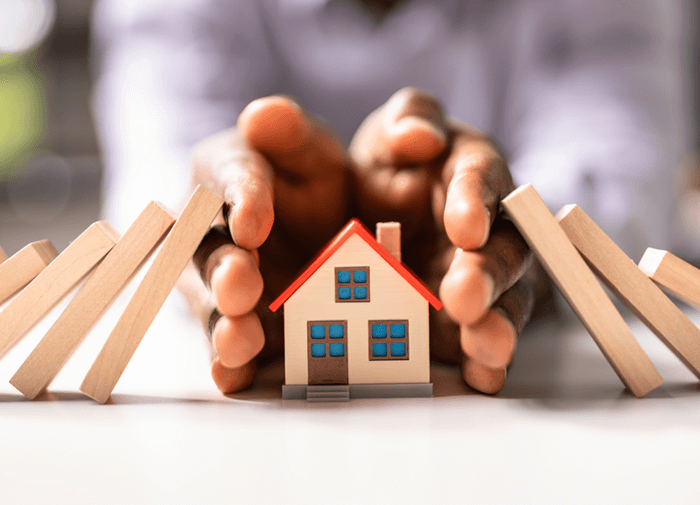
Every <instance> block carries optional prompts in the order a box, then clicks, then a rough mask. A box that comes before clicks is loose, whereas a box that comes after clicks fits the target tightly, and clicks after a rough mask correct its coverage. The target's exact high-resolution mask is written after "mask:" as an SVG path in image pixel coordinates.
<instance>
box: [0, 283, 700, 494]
mask: <svg viewBox="0 0 700 505" xmlns="http://www.w3.org/2000/svg"><path fill="white" fill-rule="evenodd" d="M130 292H133V289H131V290H127V291H126V292H125V293H124V294H122V295H121V296H120V298H119V300H117V302H116V303H115V304H114V306H113V307H112V308H111V309H110V310H109V312H108V313H107V315H106V316H105V317H104V318H103V319H102V320H101V321H100V322H99V323H98V324H97V325H96V327H95V328H94V329H93V331H91V333H90V334H89V335H88V337H87V338H86V340H85V342H84V343H83V345H82V346H81V347H80V348H79V349H78V351H77V352H76V353H75V354H74V355H73V356H72V358H71V359H70V361H69V362H68V363H67V365H66V367H65V368H64V369H63V371H62V372H61V374H60V375H59V376H58V377H57V378H56V380H55V381H54V383H53V385H52V387H51V392H49V393H47V394H46V395H44V397H42V398H41V400H40V401H34V402H32V401H29V400H26V399H24V398H23V397H22V396H21V395H20V394H19V393H18V392H17V391H16V390H14V389H13V388H12V386H10V385H9V384H8V382H7V381H8V380H9V378H10V377H11V376H12V375H13V374H14V372H15V370H16V369H17V368H18V367H19V365H20V364H21V362H22V361H23V360H24V358H25V357H26V356H27V355H28V354H29V352H30V351H31V349H32V348H33V346H34V345H36V343H37V342H38V340H39V339H40V338H41V337H42V336H43V334H44V333H45V332H46V330H47V329H48V328H49V327H50V324H51V322H52V321H53V320H55V319H56V317H57V316H58V313H59V311H60V310H61V306H59V307H57V308H56V309H55V310H54V311H53V312H52V313H51V314H50V315H49V316H48V317H47V318H46V319H45V320H44V321H43V322H42V323H40V324H39V325H37V327H36V328H35V329H34V330H33V331H32V332H31V333H30V334H29V335H28V336H27V337H26V338H25V339H23V340H22V342H20V344H18V345H17V346H16V347H15V348H14V349H12V350H11V352H9V353H8V354H7V355H6V356H5V357H4V358H3V359H2V361H0V503H3V504H5V503H8V504H37V503H51V504H62V503H70V504H75V503H90V504H102V503H105V504H106V503H114V504H127V503H128V504H134V503H149V504H150V503H164V504H180V503H183V504H191V503H220V502H222V501H223V503H304V504H315V503H324V504H325V503H352V504H364V503H479V504H481V503H509V504H514V503H537V504H541V503H556V504H564V503H587V504H588V503H611V502H615V503H618V504H624V503H630V504H639V503H649V504H661V503H673V504H682V503H694V504H696V503H700V477H698V472H697V471H698V455H699V454H700V387H698V380H697V379H696V378H695V377H694V376H693V375H692V374H691V373H690V372H689V371H688V370H687V369H686V368H685V367H684V366H683V365H682V364H681V363H680V362H679V361H678V360H677V359H676V358H675V356H673V354H672V353H671V352H670V351H669V350H668V349H667V348H666V347H665V346H664V345H663V344H661V343H660V341H658V339H656V337H655V336H654V335H653V334H652V333H651V332H650V331H649V330H647V329H646V328H645V327H644V326H642V325H641V324H640V323H639V322H638V321H636V320H634V319H632V320H630V325H631V327H632V329H633V332H634V333H635V335H636V336H637V337H638V339H639V341H640V343H641V344H642V346H643V347H644V349H645V350H646V351H647V353H648V354H649V355H650V357H651V358H652V361H653V362H654V364H655V365H656V366H657V368H658V369H659V371H660V373H661V375H662V376H663V377H664V379H665V383H664V385H663V386H661V387H660V388H659V389H657V390H655V391H653V392H652V393H650V394H649V395H647V397H646V398H644V399H636V398H634V397H633V396H632V395H631V394H630V393H628V392H626V391H624V389H623V386H622V384H621V383H620V381H619V379H618V378H617V376H616V375H615V373H614V372H613V370H612V368H610V366H609V365H608V363H607V361H606V360H605V359H604V357H603V355H602V354H601V353H600V351H599V350H598V348H597V347H596V346H595V344H594V342H593V340H592V339H591V338H590V336H589V335H588V334H587V333H586V331H585V330H584V329H583V327H582V326H581V324H580V323H579V322H578V321H576V320H571V319H570V314H569V316H568V317H566V318H565V320H564V321H555V320H548V321H545V322H541V323H539V324H537V325H534V326H531V327H530V328H529V329H528V330H527V332H526V334H525V335H524V336H523V337H522V338H521V340H520V344H519V349H518V351H517V353H516V357H515V360H514V363H513V366H512V368H511V371H510V376H509V378H508V381H507V384H506V387H505V389H504V390H503V391H502V392H501V393H500V394H498V395H497V396H495V397H489V396H483V395H479V394H474V393H472V392H470V391H469V389H468V388H467V387H466V386H464V385H463V383H462V382H461V379H460V375H459V371H458V370H457V369H454V368H450V367H445V366H440V365H434V366H433V368H432V380H433V382H434V384H435V397H434V398H431V399H389V400H387V399H381V400H351V401H350V402H348V403H340V404H308V403H306V402H304V401H283V400H282V399H281V384H282V381H283V369H282V365H281V363H278V364H277V365H273V366H270V367H268V368H266V369H264V370H263V371H262V372H261V374H260V375H259V378H258V380H257V382H256V385H255V387H254V388H253V389H251V390H249V391H246V392H243V393H240V394H237V395H232V396H230V397H226V396H223V395H221V394H220V393H219V392H218V391H217V390H216V388H215V387H214V385H213V383H212V381H211V379H210V377H209V360H210V354H209V352H210V351H209V349H208V344H207V343H206V341H205V339H204V338H203V336H202V335H201V330H200V329H199V327H198V326H197V324H196V323H195V322H194V321H193V320H192V319H190V318H189V317H188V316H186V315H185V314H184V313H183V312H182V309H181V304H180V301H179V295H177V294H173V295H171V298H170V299H169V301H168V303H167V304H166V306H165V307H164V309H163V310H162V311H161V313H160V314H159V316H158V317H157V318H156V320H155V322H154V324H153V326H152V327H151V329H150V330H149V332H148V333H147V334H146V337H145V339H144V341H143V343H142V345H141V347H140V348H139V349H138V351H137V352H136V354H135V355H134V358H133V360H132V361H131V363H130V364H129V366H128V367H127V369H126V371H125V373H124V375H123V376H122V378H121V380H120V382H119V383H118V385H117V387H116V389H115V391H114V395H113V400H112V402H111V404H108V405H99V404H97V403H95V402H93V401H92V400H90V399H88V398H87V397H84V396H83V395H81V394H80V393H79V391H78V386H79V384H80V382H81V381H82V378H83V376H84V375H85V373H86V372H87V369H88V368H89V366H90V364H91V362H92V360H94V358H95V356H96V355H97V352H98V351H99V349H100V347H101V345H102V343H103V342H104V340H105V339H106V338H107V336H108V334H109V331H110V329H111V327H113V326H114V324H115V322H116V318H117V317H118V315H119V313H120V311H121V310H123V308H124V306H125V303H126V301H127V300H128V296H129V294H130ZM63 305H64V306H65V303H64V304H63ZM687 313H688V314H689V315H690V317H691V318H693V320H694V321H695V322H696V324H697V323H698V322H699V321H700V317H698V314H696V313H695V312H694V311H691V310H688V311H687Z"/></svg>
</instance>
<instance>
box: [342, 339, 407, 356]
mask: <svg viewBox="0 0 700 505" xmlns="http://www.w3.org/2000/svg"><path fill="white" fill-rule="evenodd" d="M331 345H333V344H331ZM391 355H392V356H406V342H392V343H391Z"/></svg>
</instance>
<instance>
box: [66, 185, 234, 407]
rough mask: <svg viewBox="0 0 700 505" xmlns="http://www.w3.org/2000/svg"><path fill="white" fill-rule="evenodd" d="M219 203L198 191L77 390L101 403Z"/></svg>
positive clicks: (138, 342) (181, 269)
mask: <svg viewBox="0 0 700 505" xmlns="http://www.w3.org/2000/svg"><path fill="white" fill-rule="evenodd" d="M222 205H223V200H222V199H221V198H219V197H218V196H216V195H214V194H212V193H210V192H209V191H207V190H206V189H204V188H202V187H198V188H197V189H196V190H195V192H194V194H193V195H192V196H191V197H190V200H189V201H188V202H187V205H186V206H185V209H184V210H183V211H182V214H181V215H180V217H179V218H178V220H177V221H176V222H175V226H173V229H172V230H171V231H170V233H169V234H168V236H167V238H166V239H165V241H164V242H163V246H162V247H161V249H160V251H159V252H158V255H157V256H156V258H155V260H154V261H153V264H152V265H151V267H150V269H149V270H148V272H146V275H145V276H144V278H143V280H142V281H141V284H140V285H139V287H138V288H137V289H136V293H134V296H133V298H132V299H131V300H130V301H129V304H128V305H127V307H126V310H125V311H124V313H123V314H122V316H121V317H120V318H119V321H118V322H117V325H116V326H115V327H114V330H113V331H112V333H111V334H110V335H109V338H108V339H107V342H106V343H105V345H104V347H103V348H102V350H101V351H100V353H99V355H98V356H97V359H96V360H95V362H94V363H93V364H92V367H90V370H89V371H88V373H87V376H86V377H85V380H83V383H82V385H81V386H80V390H81V391H82V392H83V393H85V394H86V395H88V396H89V397H91V398H93V399H94V400H97V401H98V402H100V403H104V402H106V401H107V400H108V399H109V397H110V395H111V394H112V391H113V390H114V386H116V384H117V381H118V380H119V378H120V377H121V375H122V373H123V372H124V369H125V368H126V366H127V365H128V364H129V361H130V360H131V357H132V356H133V354H134V352H136V349H137V347H138V346H139V344H140V343H141V340H142V339H143V336H144V335H145V334H146V331H148V328H149V327H150V326H151V323H152V322H153V320H154V319H155V317H156V315H157V314H158V311H159V310H160V308H161V306H162V305H163V303H164V302H165V299H166V298H167V297H168V294H169V293H170V291H172V289H173V288H174V287H175V283H176V282H177V279H178V277H179V276H180V274H181V273H182V271H183V270H184V269H185V266H186V265H187V262H188V261H189V259H190V258H191V257H192V255H193V254H194V252H195V250H196V249H197V246H198V245H199V243H200V241H201V240H202V237H204V234H205V233H206V231H207V229H208V228H209V225H210V224H211V222H212V221H213V219H214V217H216V214H217V212H219V209H220V208H221V206H222Z"/></svg>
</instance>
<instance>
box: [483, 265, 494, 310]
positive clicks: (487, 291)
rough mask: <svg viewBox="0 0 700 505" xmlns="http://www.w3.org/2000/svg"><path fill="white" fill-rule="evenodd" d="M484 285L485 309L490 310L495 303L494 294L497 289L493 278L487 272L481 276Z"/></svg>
mask: <svg viewBox="0 0 700 505" xmlns="http://www.w3.org/2000/svg"><path fill="white" fill-rule="evenodd" d="M481 277H482V279H483V283H484V307H485V308H488V307H490V306H491V304H492V303H493V301H494V300H493V293H494V290H495V289H496V283H495V281H494V280H493V277H491V275H490V274H489V273H487V272H483V273H482V274H481Z"/></svg>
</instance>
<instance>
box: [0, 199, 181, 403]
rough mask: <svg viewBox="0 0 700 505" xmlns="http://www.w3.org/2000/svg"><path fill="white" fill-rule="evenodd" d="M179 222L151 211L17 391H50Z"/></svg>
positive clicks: (71, 308)
mask: <svg viewBox="0 0 700 505" xmlns="http://www.w3.org/2000/svg"><path fill="white" fill-rule="evenodd" d="M174 222H175V218H174V217H173V216H171V215H170V214H169V213H168V212H167V211H166V210H165V209H163V208H162V207H160V206H159V205H157V204H155V203H151V204H149V205H148V206H147V207H146V209H145V210H144V211H143V212H142V213H141V215H140V216H139V217H138V218H137V219H136V221H135V222H134V224H133V225H132V226H131V227H130V228H129V229H128V230H127V232H126V233H125V234H124V236H123V237H122V238H121V239H120V240H119V242H117V245H115V246H114V248H113V249H112V250H111V251H110V252H109V254H107V256H106V257H105V259H104V260H103V261H102V263H100V265H99V266H98V267H97V269H96V270H95V273H93V274H92V276H90V278H89V279H88V280H87V282H86V283H85V285H84V286H83V287H82V288H81V289H80V291H79V292H78V294H77V295H76V296H75V298H73V300H71V302H70V304H69V305H68V307H66V309H65V310H64V311H63V313H62V314H61V315H60V316H59V318H58V320H56V322H55V323H54V325H53V326H52V327H51V329H50V330H49V331H48V333H47V334H46V335H45V336H44V338H43V339H42V340H41V342H39V345H38V346H37V347H36V348H35V349H34V350H33V351H32V353H31V354H30V355H29V357H28V358H27V359H26V361H25V362H24V363H23V364H22V366H21V367H20V368H19V370H17V373H15V375H14V376H13V377H12V379H11V380H10V383H11V384H12V385H13V386H14V387H16V388H17V389H18V390H19V391H20V392H21V393H22V394H23V395H25V396H27V397H28V398H32V399H34V398H36V397H37V396H38V395H40V394H41V393H42V392H43V391H44V390H45V389H46V388H47V387H48V385H49V384H50V383H51V381H52V380H53V379H54V377H55V376H56V374H58V372H59V371H60V370H61V367H62V366H63V363H64V362H65V361H66V359H67V358H68V356H69V355H70V353H71V352H72V351H73V350H74V349H75V347H76V346H77V345H78V344H79V343H80V340H81V339H82V338H83V336H84V335H85V333H86V332H87V331H88V330H89V329H90V327H91V326H92V324H93V323H94V322H95V321H96V320H97V318H98V317H99V315H100V314H101V313H102V311H104V309H105V308H106V307H107V305H109V303H110V302H111V301H112V299H113V298H114V297H115V296H116V295H117V293H119V290H121V288H122V287H123V286H124V284H126V282H127V281H128V280H129V278H130V277H131V275H132V274H133V273H134V272H135V271H136V269H137V268H138V266H139V265H140V264H141V263H142V262H143V261H144V259H146V257H148V254H149V253H150V252H151V251H152V250H153V248H154V247H155V246H156V244H158V242H160V240H161V239H162V238H163V236H164V235H165V234H166V233H167V232H168V230H169V229H170V227H171V226H172V225H173V223H174Z"/></svg>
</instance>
